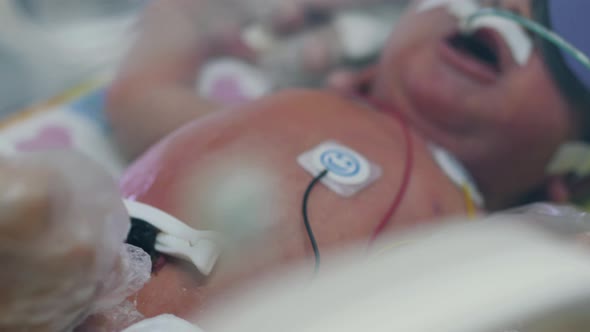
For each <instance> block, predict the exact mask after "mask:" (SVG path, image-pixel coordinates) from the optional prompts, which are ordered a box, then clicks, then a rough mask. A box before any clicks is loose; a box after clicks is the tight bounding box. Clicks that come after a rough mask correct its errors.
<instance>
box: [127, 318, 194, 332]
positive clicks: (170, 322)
mask: <svg viewBox="0 0 590 332" xmlns="http://www.w3.org/2000/svg"><path fill="white" fill-rule="evenodd" d="M172 331H174V332H203V330H201V329H200V328H198V327H197V326H196V325H193V324H191V323H189V322H187V321H185V320H183V319H180V318H178V317H176V316H174V315H170V314H165V315H160V316H156V317H154V318H149V319H146V320H143V321H141V322H139V323H137V324H134V325H132V326H130V327H128V328H126V329H125V330H123V332H172Z"/></svg>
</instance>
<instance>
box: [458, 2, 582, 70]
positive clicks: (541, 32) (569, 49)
mask: <svg viewBox="0 0 590 332" xmlns="http://www.w3.org/2000/svg"><path fill="white" fill-rule="evenodd" d="M563 1H566V0H563ZM483 16H496V17H502V18H505V19H508V20H511V21H513V22H516V23H518V24H520V25H521V26H523V27H524V28H526V29H527V30H529V31H530V32H533V33H535V34H536V35H538V36H539V37H541V38H543V39H545V40H547V41H548V42H550V43H552V44H553V45H555V46H556V47H558V48H560V49H562V50H563V51H565V52H566V53H568V54H569V55H571V56H572V57H574V58H575V59H576V60H577V61H578V62H580V63H581V64H582V65H584V67H586V69H588V70H590V58H588V56H587V55H586V54H584V52H582V51H580V50H579V49H578V48H576V47H575V46H574V45H572V44H571V43H570V42H568V41H567V40H565V39H564V38H563V37H561V36H559V35H558V34H556V33H555V32H553V31H551V30H549V29H548V28H546V27H544V26H543V25H542V24H540V23H537V22H535V21H533V20H530V19H528V18H526V17H523V16H520V15H518V14H515V13H512V12H509V11H506V10H501V9H496V8H483V9H479V10H478V11H477V12H475V13H473V14H471V15H470V16H469V17H467V18H466V20H465V23H466V26H467V27H469V26H470V25H471V23H473V21H474V20H475V19H477V18H479V17H483Z"/></svg>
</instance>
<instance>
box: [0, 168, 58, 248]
mask: <svg viewBox="0 0 590 332" xmlns="http://www.w3.org/2000/svg"><path fill="white" fill-rule="evenodd" d="M51 178H52V177H51V175H50V174H49V173H48V172H47V173H45V172H42V171H39V170H23V169H18V168H16V167H13V166H12V165H7V164H5V163H3V162H2V161H0V241H2V239H7V240H8V239H10V240H12V241H24V240H29V241H30V240H32V239H34V238H36V237H37V236H40V235H42V234H43V233H45V232H46V231H47V230H48V229H49V227H50V220H51V214H52V197H51V192H52V191H51V181H52V180H51Z"/></svg>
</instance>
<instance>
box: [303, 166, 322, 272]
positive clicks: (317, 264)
mask: <svg viewBox="0 0 590 332" xmlns="http://www.w3.org/2000/svg"><path fill="white" fill-rule="evenodd" d="M326 175H328V170H327V169H326V170H324V171H323V172H321V173H320V174H318V175H317V176H316V177H315V178H314V179H313V180H312V181H311V183H310V184H309V186H307V189H306V190H305V194H304V195H303V207H302V213H303V222H304V224H305V229H306V231H307V235H308V236H309V242H311V247H312V249H313V254H314V256H315V273H317V272H318V271H319V269H320V249H319V248H318V243H317V241H316V239H315V235H314V234H313V229H312V227H311V223H310V222H309V216H308V212H307V203H308V201H309V195H310V194H311V192H312V190H313V188H314V187H315V186H316V185H317V184H318V183H319V182H320V181H321V180H322V179H323V178H324V177H325V176H326Z"/></svg>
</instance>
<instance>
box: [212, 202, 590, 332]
mask: <svg viewBox="0 0 590 332" xmlns="http://www.w3.org/2000/svg"><path fill="white" fill-rule="evenodd" d="M555 209H560V208H558V207H555ZM534 210H536V211H539V210H538V207H536V208H534ZM535 213H537V212H533V214H535ZM541 214H542V213H541ZM580 215H584V214H580ZM553 216H554V218H557V217H555V216H557V214H554V215H553ZM572 216H573V214H572V212H571V211H569V212H567V213H564V214H562V217H563V218H562V220H565V219H568V218H570V217H572ZM530 219H531V218H526V217H524V216H523V215H521V216H516V215H507V216H496V217H494V218H492V219H491V220H483V221H478V222H471V223H467V222H459V223H450V224H448V225H446V226H442V227H437V228H433V229H424V230H421V231H418V232H415V233H412V234H408V235H405V236H402V237H400V238H393V239H390V241H391V243H392V244H396V243H397V244H398V245H397V246H392V247H391V248H392V249H390V250H387V251H382V252H381V254H379V255H377V256H376V257H373V258H372V259H367V258H366V256H365V255H364V254H365V253H366V248H364V247H361V248H354V249H353V250H351V251H350V253H353V254H351V255H349V256H344V257H343V262H344V264H343V265H342V266H337V267H332V268H331V269H325V270H324V271H326V272H325V273H322V274H321V275H320V276H319V277H318V278H317V279H316V280H314V282H313V283H312V284H310V283H309V282H310V281H309V277H308V275H307V274H305V273H302V274H301V275H299V276H297V274H295V275H296V276H295V277H294V276H293V275H294V274H293V272H291V273H290V274H289V277H288V278H286V280H289V281H284V280H285V279H283V281H282V282H276V281H271V282H270V283H269V281H266V283H261V284H259V285H258V286H262V287H259V288H255V289H258V291H254V292H252V294H249V296H246V297H244V298H242V300H241V301H239V302H238V303H237V304H236V306H235V307H232V308H222V309H221V310H220V313H221V315H220V317H221V318H220V319H215V318H213V319H212V320H211V321H210V322H209V323H208V324H206V325H204V326H207V327H214V328H207V331H210V332H212V331H215V332H226V331H227V332H229V331H257V332H265V331H269V332H270V331H285V332H289V331H306V332H314V331H339V332H348V331H351V332H352V331H355V332H356V331H373V332H380V331H384V332H385V331H388V332H390V331H404V332H435V331H437V332H438V331H445V332H499V331H518V332H541V331H542V332H582V331H588V330H590V318H589V317H590V316H589V315H588V312H589V311H590V254H589V253H588V250H587V248H586V247H583V246H582V245H580V244H579V243H578V242H577V241H575V240H574V238H575V237H571V236H564V235H567V233H568V232H565V231H560V232H556V231H552V230H550V229H552V227H549V228H545V227H544V226H541V225H542V224H544V223H534V222H529V220H530ZM533 219H534V218H533ZM585 221H586V222H587V221H588V220H587V219H586V220H585ZM579 222H580V220H579V219H578V220H575V221H574V222H573V224H579ZM567 224H568V222H567V221H565V225H567ZM564 227H567V226H564ZM386 242H389V241H386ZM386 244H387V243H386ZM351 263H352V264H351ZM343 266H344V267H343ZM275 278H276V276H275ZM275 280H276V279H275ZM269 284H273V286H269ZM254 304H255V305H254ZM227 317H232V319H231V320H227Z"/></svg>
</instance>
